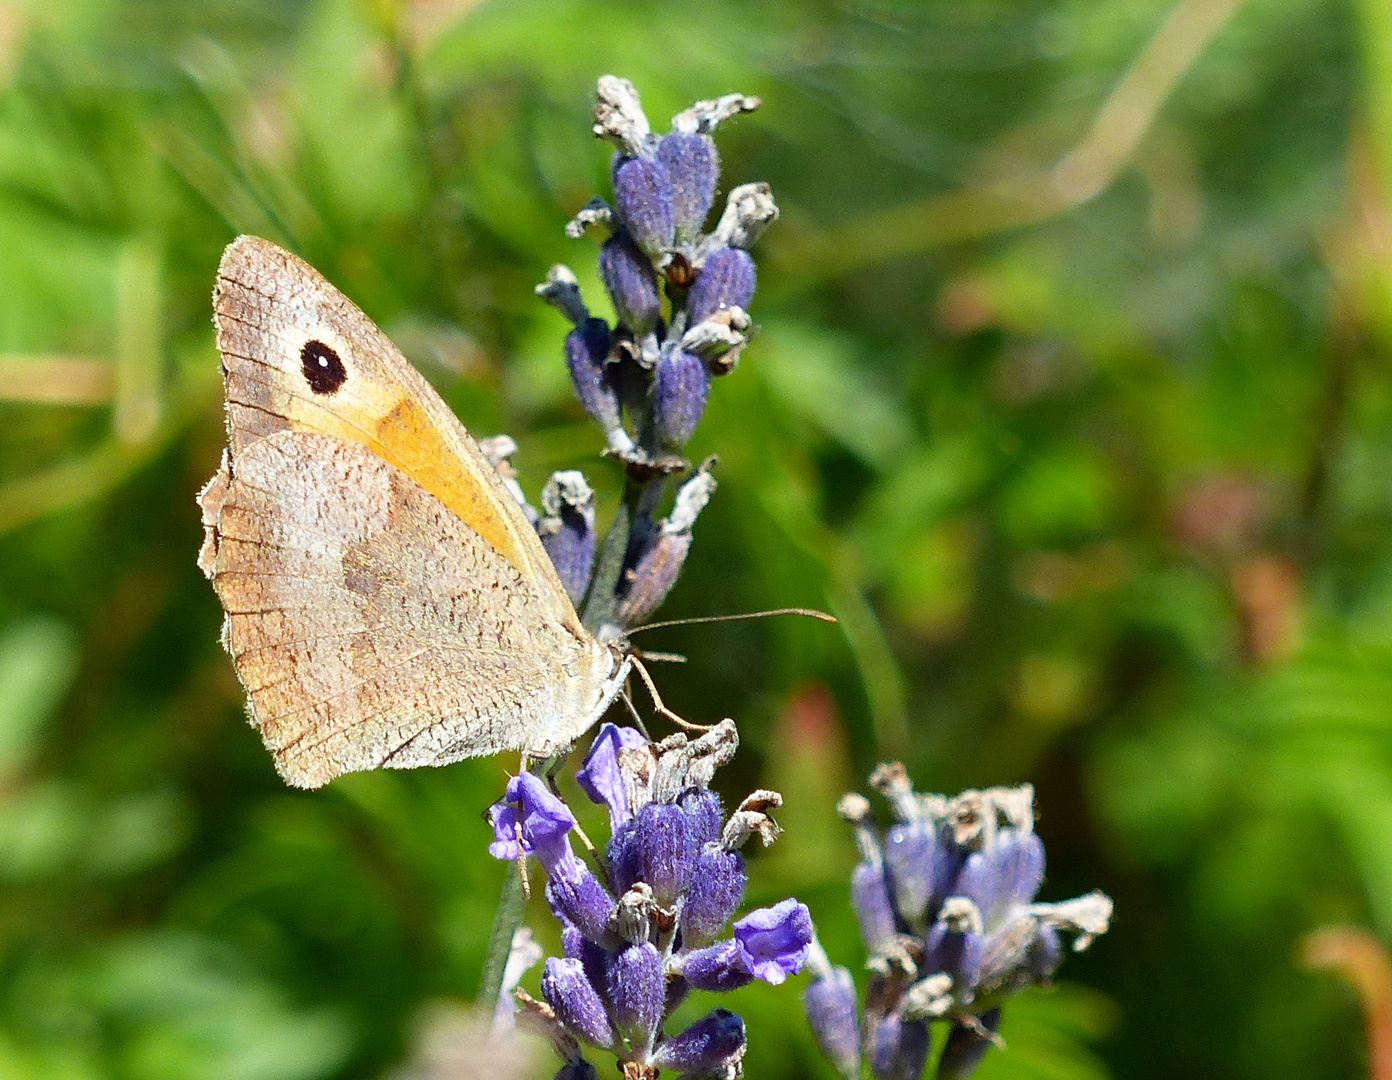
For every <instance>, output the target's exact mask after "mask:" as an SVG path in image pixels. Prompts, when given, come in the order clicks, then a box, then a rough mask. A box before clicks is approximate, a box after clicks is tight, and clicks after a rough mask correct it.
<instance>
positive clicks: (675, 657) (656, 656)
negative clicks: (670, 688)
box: [636, 649, 686, 664]
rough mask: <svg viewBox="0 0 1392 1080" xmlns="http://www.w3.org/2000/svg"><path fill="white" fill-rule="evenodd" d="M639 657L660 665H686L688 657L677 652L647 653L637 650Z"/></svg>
mask: <svg viewBox="0 0 1392 1080" xmlns="http://www.w3.org/2000/svg"><path fill="white" fill-rule="evenodd" d="M636 651H637V653H638V655H639V656H641V657H642V658H643V659H644V660H652V661H654V662H656V663H659V664H684V663H686V657H684V656H683V655H682V654H681V653H676V652H647V651H646V650H642V649H639V650H636Z"/></svg>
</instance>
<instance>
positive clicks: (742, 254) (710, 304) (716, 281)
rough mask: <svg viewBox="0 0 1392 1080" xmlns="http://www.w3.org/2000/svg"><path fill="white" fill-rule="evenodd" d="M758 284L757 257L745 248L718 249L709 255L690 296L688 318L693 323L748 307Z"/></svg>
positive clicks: (688, 298) (687, 307) (687, 303)
mask: <svg viewBox="0 0 1392 1080" xmlns="http://www.w3.org/2000/svg"><path fill="white" fill-rule="evenodd" d="M757 283H758V275H757V272H756V270H755V268H754V257H753V256H752V255H750V254H749V252H747V251H745V250H744V249H743V248H733V247H722V248H716V250H715V251H713V252H711V253H710V254H709V255H708V256H706V262H705V265H704V266H702V267H701V272H700V274H699V275H697V277H696V284H694V285H692V286H691V292H690V293H689V294H688V296H687V301H686V309H687V312H688V315H687V318H688V321H689V322H690V323H691V325H693V326H694V325H695V324H696V323H699V322H704V321H705V320H706V319H709V318H710V317H711V316H712V315H714V314H715V313H716V312H717V311H721V310H723V309H728V308H732V307H738V308H747V307H749V301H750V299H751V298H752V297H753V295H754V287H755V285H756V284H757Z"/></svg>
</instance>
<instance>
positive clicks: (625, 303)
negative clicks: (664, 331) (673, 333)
mask: <svg viewBox="0 0 1392 1080" xmlns="http://www.w3.org/2000/svg"><path fill="white" fill-rule="evenodd" d="M599 275H600V277H601V278H603V279H604V287H605V288H606V289H608V290H609V297H610V299H611V300H612V301H613V302H614V311H615V312H616V313H617V314H618V316H619V322H621V323H623V324H624V326H626V327H628V329H629V330H630V331H632V333H633V336H634V338H641V337H643V336H645V335H647V334H650V333H652V331H653V328H654V327H656V326H657V319H658V316H659V315H660V314H661V300H660V298H659V297H658V293H657V271H655V270H654V269H653V264H652V262H651V261H650V260H649V259H648V257H647V256H646V255H644V254H643V253H642V252H641V251H640V250H638V245H637V244H635V243H634V242H633V238H632V237H630V236H629V235H628V233H626V232H621V233H615V234H614V235H613V236H611V237H610V238H609V239H608V240H606V241H604V243H603V245H602V246H601V247H600V249H599Z"/></svg>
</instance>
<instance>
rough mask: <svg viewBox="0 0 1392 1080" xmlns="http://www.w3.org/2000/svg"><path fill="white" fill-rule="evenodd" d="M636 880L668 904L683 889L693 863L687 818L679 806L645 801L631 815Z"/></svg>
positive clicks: (694, 846) (694, 843)
mask: <svg viewBox="0 0 1392 1080" xmlns="http://www.w3.org/2000/svg"><path fill="white" fill-rule="evenodd" d="M634 820H635V823H636V826H637V837H638V848H637V869H638V880H640V881H645V882H647V883H648V885H649V886H651V887H652V891H653V897H654V898H655V899H656V900H657V902H658V903H659V904H661V905H662V906H663V907H669V906H670V905H671V904H672V902H673V901H674V900H676V898H677V897H678V896H679V895H680V894H681V893H683V892H685V891H686V887H687V885H689V884H690V882H691V871H692V869H693V868H694V867H695V865H696V842H695V841H694V840H693V839H692V836H691V822H690V821H689V820H688V819H687V816H686V814H685V813H684V812H683V811H682V809H681V807H679V806H673V805H672V804H671V803H648V805H647V806H645V807H643V808H642V809H641V810H639V811H638V813H637V815H636V817H635V819H634Z"/></svg>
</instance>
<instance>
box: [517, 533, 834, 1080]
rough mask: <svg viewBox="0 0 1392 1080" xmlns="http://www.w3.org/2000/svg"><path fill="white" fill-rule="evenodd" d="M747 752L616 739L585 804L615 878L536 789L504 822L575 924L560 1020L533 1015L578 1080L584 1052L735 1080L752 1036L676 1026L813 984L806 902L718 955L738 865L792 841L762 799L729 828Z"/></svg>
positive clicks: (730, 1026)
mask: <svg viewBox="0 0 1392 1080" xmlns="http://www.w3.org/2000/svg"><path fill="white" fill-rule="evenodd" d="M673 513H674V514H675V513H676V511H675V510H674V511H673ZM737 744H738V736H737V733H736V732H735V729H734V725H733V723H732V722H731V721H728V720H727V721H723V722H722V723H720V724H717V725H715V727H714V728H712V730H711V731H709V732H708V733H707V734H705V735H702V736H701V737H700V738H698V739H694V740H688V739H687V737H686V736H685V735H681V734H677V735H672V736H669V737H668V738H666V739H664V740H663V741H662V742H661V743H650V742H648V741H647V739H645V738H644V737H642V736H640V735H639V734H638V733H637V732H635V731H632V730H630V729H626V728H620V727H616V726H614V725H612V724H606V725H604V727H602V728H601V729H600V731H599V734H598V735H597V736H596V737H595V740H594V743H593V744H592V745H591V747H590V749H589V753H588V754H587V755H586V757H585V762H584V767H583V768H582V769H581V770H580V782H581V785H582V786H583V787H584V789H585V791H586V793H587V794H588V795H589V796H590V797H591V798H592V799H594V801H596V802H602V803H604V804H605V805H606V806H607V807H608V809H609V811H610V814H611V819H612V821H613V822H615V823H617V824H616V825H615V827H614V832H613V833H612V835H611V836H610V839H609V844H608V848H607V851H606V853H605V858H604V863H605V866H604V870H603V873H602V874H595V873H594V872H592V871H591V870H590V868H589V866H588V864H587V863H586V862H585V861H583V860H582V859H580V858H579V857H578V856H576V854H575V853H574V852H572V851H571V849H570V842H569V839H568V837H567V834H568V831H569V829H570V826H571V824H572V823H573V818H572V817H571V816H570V814H569V811H567V810H565V808H564V807H563V806H562V805H560V804H559V802H558V801H557V800H556V799H555V797H554V796H553V795H551V793H550V792H549V791H548V790H547V789H546V787H545V785H544V784H543V783H542V782H541V781H540V780H538V779H537V778H535V777H531V776H530V775H529V774H527V775H524V776H523V777H519V778H517V779H515V780H514V781H512V782H511V783H510V784H509V797H508V799H507V800H505V801H504V802H502V803H499V804H498V806H496V807H495V808H494V809H493V811H492V812H491V814H490V818H491V820H492V821H493V824H494V830H495V833H496V834H497V835H496V839H495V842H494V845H493V847H492V848H491V850H492V851H493V853H494V854H495V855H500V856H503V857H513V856H516V855H517V854H518V853H519V851H533V850H535V851H537V853H538V854H539V855H541V856H542V859H541V861H542V865H543V867H544V868H545V870H546V873H547V875H548V881H547V884H546V897H547V899H548V900H549V901H550V903H551V906H552V910H553V911H554V912H555V913H556V915H557V917H558V918H559V919H560V921H561V927H562V930H561V941H562V945H563V948H564V951H565V956H564V957H562V958H556V957H553V958H552V959H551V960H549V961H548V962H547V966H546V972H545V975H544V977H543V979H542V990H543V993H544V995H545V997H546V1005H544V1006H540V1005H538V1004H537V1003H533V1005H534V1006H537V1007H534V1008H533V1009H532V1010H531V1013H532V1015H533V1016H534V1018H535V1019H537V1021H538V1022H540V1023H542V1025H543V1028H544V1030H545V1031H546V1033H547V1034H548V1035H549V1036H550V1037H551V1040H552V1043H553V1045H555V1046H557V1047H558V1048H560V1049H561V1051H562V1056H563V1057H565V1058H566V1060H567V1062H568V1064H567V1066H566V1067H567V1068H571V1069H574V1068H578V1066H576V1065H575V1061H576V1060H577V1059H579V1057H580V1050H579V1049H578V1047H579V1046H580V1044H582V1043H583V1044H585V1045H588V1046H598V1047H602V1048H604V1049H606V1050H607V1051H608V1052H611V1053H613V1054H614V1055H615V1056H616V1057H617V1058H618V1059H619V1064H620V1071H621V1072H622V1073H623V1075H625V1076H628V1077H633V1078H638V1077H641V1078H643V1080H656V1078H657V1077H658V1075H659V1074H660V1073H661V1072H662V1071H664V1070H673V1071H677V1072H680V1073H681V1074H682V1075H683V1076H686V1077H692V1078H693V1080H694V1078H695V1077H696V1076H698V1075H700V1076H715V1075H719V1076H734V1075H736V1074H737V1069H738V1066H739V1062H740V1061H741V1059H742V1058H743V1055H744V1049H745V1032H744V1023H743V1021H742V1020H740V1018H739V1017H738V1016H736V1015H735V1014H734V1013H731V1012H728V1011H727V1010H724V1009H717V1010H715V1011H714V1012H712V1013H710V1014H709V1015H707V1016H706V1017H705V1018H704V1019H703V1020H699V1021H697V1022H696V1023H695V1024H693V1025H691V1026H690V1027H688V1028H687V1029H686V1030H685V1031H683V1032H681V1033H680V1034H678V1035H675V1036H671V1035H668V1034H666V1033H665V1032H664V1026H665V1025H666V1023H667V1022H668V1021H669V1020H670V1018H671V1014H672V1011H673V1010H674V1009H675V1008H676V1007H677V1006H678V1005H680V1004H681V1002H682V1001H683V999H684V998H685V997H686V996H687V994H688V992H689V991H691V990H693V989H695V990H709V991H715V992H723V991H726V990H731V989H734V988H736V987H739V986H744V985H746V984H748V983H750V982H752V981H753V980H755V979H762V980H763V981H765V982H768V983H770V984H774V985H777V984H779V983H782V982H784V981H785V980H786V979H787V978H788V976H789V975H792V974H795V973H796V972H798V971H799V970H800V969H801V968H802V965H803V963H804V961H805V960H806V958H807V955H808V950H809V948H810V946H811V942H812V919H811V916H810V914H809V913H808V910H807V907H806V905H804V904H801V903H799V902H798V901H797V900H793V899H789V900H785V901H783V902H782V903H780V904H776V905H774V906H773V907H769V908H761V909H759V910H757V911H753V912H751V913H749V914H748V915H746V916H745V917H744V918H742V919H739V920H738V921H736V922H735V924H734V926H733V932H732V933H730V934H729V936H726V937H724V939H723V940H718V941H715V942H714V944H708V942H711V941H712V939H714V938H716V937H717V936H718V935H720V934H722V933H725V932H726V928H727V926H728V922H729V919H730V916H731V915H732V914H733V913H734V912H735V910H736V908H737V907H738V906H739V903H740V901H741V899H742V897H743V893H744V884H745V877H744V862H743V859H742V858H741V857H740V855H739V853H738V850H737V849H738V848H739V847H740V846H741V845H742V844H744V843H745V842H746V841H747V840H748V839H749V838H750V837H752V836H759V837H760V838H762V839H763V840H764V841H765V842H769V841H771V840H772V839H773V838H774V837H775V836H776V835H777V833H778V828H777V826H776V824H775V823H774V822H773V819H772V818H771V817H770V814H769V811H771V810H772V809H774V808H775V807H777V806H778V805H780V804H781V802H782V799H781V797H780V796H779V795H778V794H777V793H776V792H772V791H763V790H760V791H756V792H754V793H753V794H751V795H750V796H749V797H748V798H746V799H744V800H743V801H742V802H741V803H740V805H739V808H738V809H736V810H735V812H734V813H733V814H730V815H728V816H727V815H726V814H725V813H724V811H723V810H722V807H721V802H720V799H719V797H718V796H716V795H715V793H714V792H712V791H711V790H710V789H709V784H710V781H711V779H712V777H713V774H714V772H715V769H716V768H717V767H718V766H719V765H722V764H724V763H725V762H727V761H728V760H729V759H730V757H731V756H732V754H733V752H734V749H735V747H736V746H737ZM519 823H520V825H521V828H522V833H523V842H522V844H521V845H520V846H519V844H518V842H517V840H516V835H515V834H516V830H517V828H518V825H519ZM601 876H603V877H606V878H607V882H608V884H609V886H611V887H612V888H613V890H614V891H613V892H612V893H611V892H610V891H609V888H607V887H606V885H605V883H604V882H602V881H601V880H600V877H601ZM616 895H617V896H618V899H617V901H615V900H614V899H613V897H614V896H616ZM519 1000H520V998H519ZM568 1048H569V1049H568Z"/></svg>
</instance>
